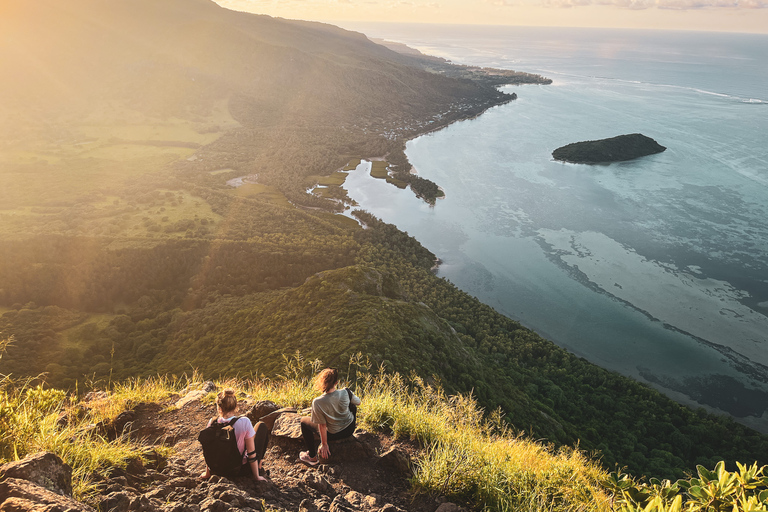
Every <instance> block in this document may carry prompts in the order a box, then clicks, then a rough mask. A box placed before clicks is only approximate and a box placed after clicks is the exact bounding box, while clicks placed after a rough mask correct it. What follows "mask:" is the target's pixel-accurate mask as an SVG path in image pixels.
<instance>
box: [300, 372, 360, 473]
mask: <svg viewBox="0 0 768 512" xmlns="http://www.w3.org/2000/svg"><path fill="white" fill-rule="evenodd" d="M338 383H339V372H338V370H336V369H335V368H326V369H325V370H323V371H321V372H320V373H319V374H318V375H317V377H315V388H316V389H317V390H318V391H322V393H323V394H322V395H321V396H319V397H317V398H315V399H314V400H312V416H306V417H304V418H302V419H301V434H302V437H303V438H304V445H305V446H306V448H307V450H306V451H303V452H301V453H300V454H299V459H300V460H301V461H302V462H304V463H306V464H309V465H310V466H315V465H317V463H318V462H320V460H319V459H318V458H317V456H318V454H319V455H320V457H322V458H323V459H328V458H330V456H331V450H330V448H328V441H334V440H336V439H344V438H346V437H349V436H351V435H352V434H354V433H355V428H356V422H357V406H358V405H360V403H361V400H360V398H358V397H357V396H355V394H354V393H352V392H351V391H350V390H349V389H336V385H337V384H338ZM315 433H319V434H320V446H319V447H318V446H317V440H316V439H315Z"/></svg>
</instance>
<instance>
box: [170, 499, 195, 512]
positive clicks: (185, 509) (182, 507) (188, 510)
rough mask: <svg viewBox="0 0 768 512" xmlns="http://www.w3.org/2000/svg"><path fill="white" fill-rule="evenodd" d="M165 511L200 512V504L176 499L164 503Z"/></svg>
mask: <svg viewBox="0 0 768 512" xmlns="http://www.w3.org/2000/svg"><path fill="white" fill-rule="evenodd" d="M163 512H200V506H199V505H195V504H194V503H180V502H178V501H174V502H171V503H166V504H165V505H163Z"/></svg>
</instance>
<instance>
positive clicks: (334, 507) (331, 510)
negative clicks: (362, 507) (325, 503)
mask: <svg viewBox="0 0 768 512" xmlns="http://www.w3.org/2000/svg"><path fill="white" fill-rule="evenodd" d="M328 512H357V511H356V510H355V507H354V506H352V505H351V504H350V503H348V502H347V500H345V499H344V497H343V496H341V495H338V496H336V497H335V498H334V499H333V501H332V502H331V506H330V507H328Z"/></svg>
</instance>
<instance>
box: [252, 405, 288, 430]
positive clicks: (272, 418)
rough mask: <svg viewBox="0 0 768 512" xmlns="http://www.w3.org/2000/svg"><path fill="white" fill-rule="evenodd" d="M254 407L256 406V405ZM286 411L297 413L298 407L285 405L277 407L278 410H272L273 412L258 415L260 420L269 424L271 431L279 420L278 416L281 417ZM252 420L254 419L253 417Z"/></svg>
mask: <svg viewBox="0 0 768 512" xmlns="http://www.w3.org/2000/svg"><path fill="white" fill-rule="evenodd" d="M270 403H271V402H270ZM254 407H256V406H255V405H254ZM285 413H294V414H295V413H296V409H294V408H292V407H283V408H282V409H277V410H274V411H271V412H269V413H267V414H264V415H262V416H259V417H258V421H261V422H263V423H264V424H265V425H266V426H267V428H268V429H269V431H270V432H271V431H272V429H273V428H274V426H275V422H276V421H277V418H279V417H280V415H281V414H285ZM249 418H250V416H249ZM251 421H253V419H252V420H251Z"/></svg>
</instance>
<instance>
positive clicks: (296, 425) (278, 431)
mask: <svg viewBox="0 0 768 512" xmlns="http://www.w3.org/2000/svg"><path fill="white" fill-rule="evenodd" d="M272 435H273V436H276V437H287V438H289V439H301V416H299V415H298V414H296V413H291V412H287V413H283V414H281V415H280V416H279V417H278V418H277V419H276V420H275V426H274V427H273V428H272Z"/></svg>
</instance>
